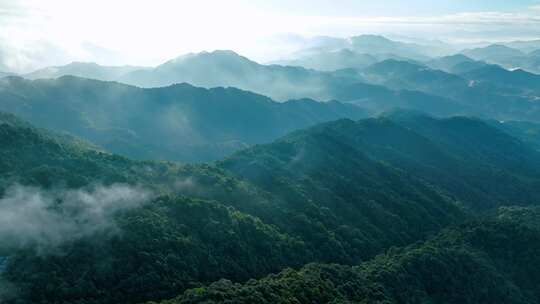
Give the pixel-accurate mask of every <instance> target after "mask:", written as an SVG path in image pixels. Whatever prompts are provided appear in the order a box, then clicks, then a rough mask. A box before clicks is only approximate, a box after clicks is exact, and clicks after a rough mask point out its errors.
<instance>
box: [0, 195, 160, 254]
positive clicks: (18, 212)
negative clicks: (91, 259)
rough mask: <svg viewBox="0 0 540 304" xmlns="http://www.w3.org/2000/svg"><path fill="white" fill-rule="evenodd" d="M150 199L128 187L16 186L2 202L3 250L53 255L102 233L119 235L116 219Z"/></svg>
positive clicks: (1, 235) (0, 226) (0, 211)
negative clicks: (61, 188)
mask: <svg viewBox="0 0 540 304" xmlns="http://www.w3.org/2000/svg"><path fill="white" fill-rule="evenodd" d="M149 198H150V193H149V192H147V191H145V190H142V189H139V188H134V187H130V186H126V185H113V186H110V187H104V186H97V187H94V188H92V189H86V190H65V191H54V190H48V191H44V190H41V189H38V188H33V187H25V186H20V185H15V186H13V187H11V188H9V189H8V190H7V191H6V194H5V196H4V197H3V198H1V199H0V239H2V246H0V247H2V248H34V249H37V250H38V252H49V251H50V250H53V249H55V248H57V247H58V246H59V245H61V244H63V243H64V242H67V241H72V240H77V239H80V238H83V237H87V236H91V235H93V234H95V233H98V232H102V233H103V232H106V233H108V234H110V233H115V232H117V228H116V225H115V221H114V217H115V216H116V215H117V214H119V213H120V212H122V211H126V210H130V209H133V208H136V207H138V206H140V205H141V204H142V203H144V202H146V201H147V200H148V199H149Z"/></svg>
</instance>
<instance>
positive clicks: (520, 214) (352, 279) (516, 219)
mask: <svg viewBox="0 0 540 304" xmlns="http://www.w3.org/2000/svg"><path fill="white" fill-rule="evenodd" d="M538 220H539V218H538V210H537V209H516V210H514V209H502V210H501V211H499V214H498V215H497V216H495V217H492V218H486V219H482V220H477V221H473V222H470V223H467V224H463V225H461V226H459V227H455V228H451V229H447V230H445V231H443V232H442V233H441V234H439V235H438V236H436V237H435V238H433V239H432V240H429V241H427V242H425V243H419V244H415V245H411V246H409V247H406V248H402V249H395V248H393V249H391V250H389V251H388V252H386V253H385V254H382V255H380V256H378V257H376V258H374V259H373V260H371V261H368V262H365V263H363V264H360V265H359V266H355V267H348V266H339V265H335V264H334V265H324V264H310V265H307V266H305V267H303V268H301V269H299V270H293V269H287V270H285V271H283V272H281V273H279V274H277V275H271V276H268V277H266V278H264V279H261V280H250V281H248V282H246V283H244V284H234V283H232V282H231V281H228V280H221V281H218V282H216V283H213V284H211V285H209V286H206V287H200V288H196V289H191V290H189V291H186V292H185V293H184V294H183V295H181V296H179V297H177V298H175V299H173V300H169V301H163V302H161V303H162V304H190V303H231V302H232V303H306V304H307V303H313V302H316V303H380V304H383V303H411V304H412V303H444V304H458V303H471V304H473V303H474V304H488V303H520V304H525V303H527V304H532V303H537V302H538V301H539V300H540V290H539V289H538V286H539V283H540V281H539V278H538V275H537V272H538V271H539V269H538V262H539V261H538V256H539V255H538V254H539V253H540V247H539V246H538V244H539V242H540V231H539V230H538V223H537V222H538ZM530 223H533V225H530Z"/></svg>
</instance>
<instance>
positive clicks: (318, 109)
mask: <svg viewBox="0 0 540 304" xmlns="http://www.w3.org/2000/svg"><path fill="white" fill-rule="evenodd" d="M0 88H1V90H0V96H1V97H0V98H1V100H2V101H1V102H0V110H2V111H6V112H10V113H14V114H16V115H19V116H20V117H22V118H24V119H26V120H29V121H30V122H32V123H34V124H36V125H37V126H40V127H46V128H53V129H58V130H64V131H68V132H70V133H72V134H75V135H77V136H81V137H83V138H85V139H87V140H89V141H91V142H94V143H96V144H98V145H100V146H102V147H104V148H105V149H107V150H109V151H111V152H115V153H119V154H123V155H127V156H130V157H135V158H139V159H168V160H182V161H205V160H215V159H219V158H221V157H223V156H225V155H228V154H230V153H232V152H234V151H236V150H238V149H240V148H243V147H246V146H247V145H250V144H255V143H264V142H269V141H271V140H273V139H276V138H278V137H280V136H283V135H284V134H286V133H287V132H289V131H292V130H296V129H299V128H303V127H307V126H310V125H313V124H316V123H320V122H324V121H329V120H334V119H338V118H342V117H349V118H353V119H359V118H362V117H365V116H366V115H367V114H366V113H365V112H364V111H363V110H362V109H360V108H358V107H356V106H353V105H350V104H342V103H339V102H328V103H319V102H316V101H313V100H307V99H304V100H296V101H289V102H285V103H277V102H274V101H272V100H271V99H269V98H267V97H264V96H261V95H257V94H253V93H249V92H245V91H241V90H238V89H234V88H228V89H224V88H215V89H211V90H207V89H202V88H196V87H193V86H190V85H187V84H180V85H174V86H171V87H165V88H157V89H140V88H136V87H131V86H127V85H123V84H119V83H110V82H101V81H94V80H88V79H82V78H76V77H71V76H69V77H68V76H66V77H62V78H59V79H56V80H36V81H28V80H24V79H22V78H16V77H10V78H5V79H4V80H3V81H2V82H0Z"/></svg>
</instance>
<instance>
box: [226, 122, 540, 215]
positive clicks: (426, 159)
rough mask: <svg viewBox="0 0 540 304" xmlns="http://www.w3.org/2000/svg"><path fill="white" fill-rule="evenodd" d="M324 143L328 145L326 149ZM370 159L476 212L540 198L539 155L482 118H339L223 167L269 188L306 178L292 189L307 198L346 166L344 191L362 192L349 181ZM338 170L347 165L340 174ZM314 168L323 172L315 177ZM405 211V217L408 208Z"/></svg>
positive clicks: (259, 148)
mask: <svg viewBox="0 0 540 304" xmlns="http://www.w3.org/2000/svg"><path fill="white" fill-rule="evenodd" d="M392 120H394V121H395V122H393V121H392ZM482 139H485V140H482ZM321 147H327V148H324V149H323V150H322V151H320V150H321ZM503 147H504V148H503ZM340 149H341V150H340ZM319 154H322V155H319ZM330 155H332V157H330ZM362 160H363V161H362ZM368 160H371V161H375V162H384V163H387V164H389V165H391V166H394V167H396V168H399V169H401V170H403V171H404V172H407V174H408V175H411V176H416V177H417V178H420V179H423V180H426V181H428V182H429V183H430V184H432V185H433V186H435V187H437V188H438V189H439V190H444V192H445V193H446V194H447V195H449V196H451V197H453V198H454V199H456V200H457V201H459V202H461V204H463V205H464V206H466V207H467V208H471V209H473V210H477V211H478V210H480V211H481V210H486V209H489V208H491V207H493V206H497V205H504V204H506V203H507V202H508V201H511V202H512V204H524V205H527V204H534V203H536V201H538V199H539V197H538V193H537V191H536V187H538V185H539V182H540V155H539V154H538V153H537V152H536V151H535V150H533V149H531V148H530V147H528V146H526V145H525V144H523V143H521V142H520V141H518V140H515V139H514V138H512V137H510V136H508V135H506V134H505V133H502V132H500V131H499V130H497V129H495V128H492V127H490V126H488V125H487V124H484V123H483V122H481V121H476V120H471V119H465V118H453V119H448V120H444V119H443V120H437V119H434V118H430V117H425V116H419V117H416V116H415V117H412V116H411V117H406V118H405V117H398V116H397V115H395V116H394V118H390V120H389V119H385V118H380V119H368V120H361V121H358V122H353V121H350V120H341V121H338V122H331V123H326V124H323V125H319V126H316V127H314V128H311V129H309V130H306V131H301V132H296V133H294V134H292V135H290V136H288V137H285V138H284V139H282V140H280V141H278V142H276V143H274V144H271V145H266V146H265V145H263V146H257V147H254V148H252V149H248V150H247V151H243V152H240V153H239V154H236V155H235V156H233V157H232V158H230V159H228V160H226V161H225V162H224V163H223V166H224V168H226V169H228V170H232V171H233V172H235V174H237V175H239V176H241V177H243V178H247V179H248V180H250V181H252V182H254V183H255V184H257V185H259V186H262V187H263V188H265V189H272V187H274V186H276V185H287V184H289V183H290V184H296V183H297V182H298V181H302V182H305V185H304V186H303V187H304V188H301V189H302V190H300V189H298V190H296V189H291V190H290V191H291V193H293V192H294V191H301V193H302V194H301V195H306V193H311V194H310V195H308V198H309V199H312V200H315V198H319V199H320V198H324V197H325V196H328V194H325V192H324V191H323V190H322V189H323V187H322V186H320V185H318V183H320V182H321V180H320V179H322V178H323V177H324V176H326V175H329V176H332V174H335V175H337V176H341V175H343V174H345V172H347V174H346V176H347V178H344V180H343V181H342V183H343V187H344V189H348V190H347V193H348V192H350V191H359V190H351V189H355V188H354V187H353V186H352V185H349V186H346V185H347V181H349V179H351V176H355V178H352V179H351V180H365V178H363V177H362V176H356V175H355V173H354V172H365V171H368V172H369V170H367V169H366V168H364V167H363V166H362V165H361V164H359V163H358V162H364V163H366V164H367V163H369V161H368ZM525 164H526V165H525ZM327 166H330V167H331V168H327ZM355 166H358V168H356V169H355ZM335 168H340V170H341V171H339V172H334V171H333V170H334V169H335ZM274 172H279V174H276V173H274ZM323 172H324V173H323ZM311 173H313V174H317V175H316V178H314V177H312V176H311V175H310V174H311ZM372 174H374V173H372ZM304 175H307V176H309V178H307V177H305V176H304ZM289 179H290V180H289ZM293 181H294V182H293ZM280 187H281V186H280ZM373 187H375V186H373ZM362 191H363V190H362ZM352 193H354V192H352ZM336 196H337V197H339V194H336V193H333V194H332V195H330V196H329V202H328V203H329V204H330V203H331V202H334V203H335V201H336V199H335V197H336ZM330 198H331V199H330ZM345 201H346V199H345ZM399 214H400V216H404V214H406V212H405V211H400V213H399Z"/></svg>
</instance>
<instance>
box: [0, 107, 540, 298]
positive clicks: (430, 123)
mask: <svg viewBox="0 0 540 304" xmlns="http://www.w3.org/2000/svg"><path fill="white" fill-rule="evenodd" d="M464 134H465V135H464ZM478 138H481V139H482V140H478ZM0 143H1V145H2V149H1V150H0V153H1V157H0V170H1V173H2V180H1V185H2V187H1V191H2V194H3V198H2V201H1V202H2V203H3V204H4V205H6V206H10V204H12V205H13V206H15V207H13V208H12V209H13V210H10V211H11V215H12V216H14V217H20V218H21V222H20V223H15V227H0V228H1V229H0V235H2V237H3V238H4V239H5V240H6V241H5V242H3V244H2V246H1V248H0V252H1V255H2V256H3V257H4V258H3V262H2V263H3V264H2V265H3V266H2V269H3V270H2V282H3V284H2V290H1V293H0V294H1V295H2V297H3V299H4V301H5V302H6V303H143V302H146V301H158V300H166V299H171V298H174V297H176V296H178V295H179V294H180V296H178V297H177V298H174V299H173V300H170V301H171V302H165V303H201V302H204V303H213V302H224V303H229V302H230V303H255V302H257V303H258V302H260V303H265V302H267V303H312V302H313V301H315V302H317V303H341V302H360V303H362V301H363V302H365V303H420V302H426V301H427V302H430V301H431V302H434V303H534V302H535V301H537V299H538V298H537V297H538V296H539V292H540V291H538V290H536V289H535V288H537V286H538V282H536V281H535V280H537V278H535V275H534V274H535V273H536V269H535V268H534V265H536V264H537V263H536V261H535V260H534V259H536V258H537V256H538V254H537V253H538V249H540V248H536V247H534V246H536V243H538V244H540V243H539V242H538V237H540V235H539V234H538V225H537V224H536V221H537V220H538V212H537V210H536V209H535V208H533V207H526V206H530V205H532V204H534V202H535V200H536V198H537V195H538V194H537V192H536V191H535V189H536V188H535V185H537V183H538V182H537V181H538V179H539V178H540V171H539V170H538V168H539V165H538V160H540V158H539V157H538V152H536V151H535V150H534V149H532V148H530V146H528V145H526V144H524V143H523V142H521V141H520V140H518V139H515V138H513V137H511V136H510V135H508V134H507V133H506V132H504V131H502V130H500V129H498V128H496V127H493V126H491V125H490V124H489V122H483V121H480V120H478V119H469V118H450V119H435V118H432V117H429V116H426V115H420V114H418V113H411V112H393V113H388V114H387V115H385V116H383V117H380V118H377V119H366V120H360V121H352V120H338V121H335V122H330V123H324V124H321V125H317V126H315V127H312V128H308V129H305V130H301V131H296V132H294V133H291V134H289V135H287V136H285V137H283V138H281V139H278V140H276V141H275V142H273V143H271V144H265V145H257V146H254V147H252V148H248V149H246V150H244V151H240V152H238V153H236V154H234V155H233V156H231V157H228V158H226V159H224V160H223V161H219V162H217V163H214V164H198V165H188V164H186V165H182V164H177V163H171V162H155V161H134V160H130V159H128V158H125V157H122V156H117V155H113V154H110V153H108V152H105V151H103V150H102V149H101V148H100V147H97V146H95V145H93V144H90V143H88V142H86V141H84V140H81V139H78V138H76V137H73V136H71V135H68V134H66V133H59V132H52V131H47V130H44V129H39V128H36V127H33V126H32V125H30V124H29V123H26V122H24V121H22V120H20V119H18V118H16V117H15V116H13V115H10V114H2V115H1V116H0ZM499 147H502V148H503V149H505V150H501V148H499ZM510 152H511V153H510ZM437 164H439V165H437ZM445 170H448V172H449V173H446V174H445V173H444V172H445ZM450 170H452V171H450ZM450 172H452V173H450ZM501 181H503V183H502V184H501ZM496 185H499V186H496ZM458 190H459V191H458ZM110 193H114V196H118V195H119V193H120V195H121V196H122V197H125V199H124V200H115V199H110V198H109V197H111V195H110ZM28 197H31V198H32V200H31V201H32V202H34V201H37V202H38V203H36V204H37V205H36V206H39V207H40V208H38V210H39V211H40V212H37V211H36V212H32V211H28V210H26V211H25V212H22V211H21V209H23V208H25V207H30V206H25V205H24V204H25V199H26V200H28ZM95 197H98V199H101V200H103V201H105V202H109V204H110V205H104V208H109V209H111V210H110V211H103V210H100V211H99V213H98V215H99V218H96V217H95V216H93V215H92V214H93V213H91V212H96V211H95V210H85V209H83V208H81V207H78V206H77V207H74V206H73V205H72V204H71V203H70V200H73V199H74V198H75V199H76V200H79V201H80V202H81V203H84V202H86V201H87V200H89V199H94V198H95ZM512 199H513V200H514V201H513V203H514V204H513V205H522V206H524V207H512V208H507V207H501V208H500V209H497V208H498V207H499V206H504V205H506V204H505V202H507V201H509V200H512ZM125 201H137V202H138V201H140V203H139V204H137V205H135V207H134V206H132V205H130V204H126V203H125ZM15 204H22V208H19V209H17V208H16V205H15ZM34 207H35V206H34ZM113 207H114V208H113ZM496 210H498V211H496ZM90 211H91V212H90ZM493 212H494V213H493ZM57 216H63V217H66V216H68V217H69V216H71V217H73V221H72V222H69V224H70V225H67V226H66V225H59V223H55V222H54V221H53V220H54V219H56V218H58V217H57ZM477 217H480V219H475V218H477ZM25 221H36V223H38V224H43V223H48V225H49V226H48V227H45V228H41V230H40V231H38V232H35V231H34V230H32V227H31V225H29V224H28V223H27V222H25ZM64 221H65V218H64ZM17 224H18V225H17ZM448 227H450V228H448ZM90 228H92V229H90ZM58 232H62V233H66V234H70V236H69V237H65V238H63V239H56V238H53V237H51V236H54V235H56V234H55V233H58ZM535 242H536V243H535ZM409 244H414V245H409ZM503 245H504V246H503ZM381 253H384V254H382V255H381ZM510 257H511V258H510ZM304 265H306V266H304ZM345 265H348V266H345ZM283 269H287V270H283ZM273 273H274V274H275V275H271V274H273ZM443 299H444V301H443Z"/></svg>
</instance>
